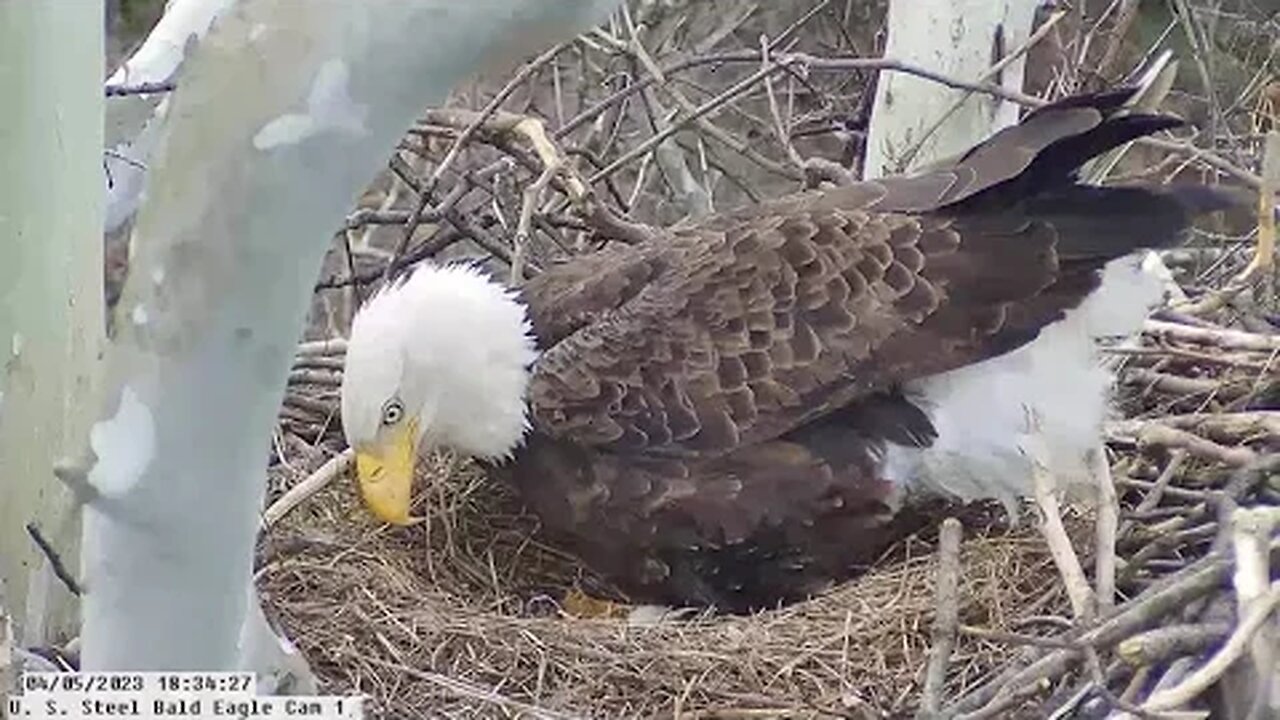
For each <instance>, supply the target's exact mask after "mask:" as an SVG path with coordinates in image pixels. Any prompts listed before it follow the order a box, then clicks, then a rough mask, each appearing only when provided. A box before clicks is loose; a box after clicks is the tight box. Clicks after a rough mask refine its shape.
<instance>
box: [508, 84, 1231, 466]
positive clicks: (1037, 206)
mask: <svg viewBox="0 0 1280 720" xmlns="http://www.w3.org/2000/svg"><path fill="white" fill-rule="evenodd" d="M1128 92H1131V91H1118V92H1110V93H1102V94H1095V95H1091V96H1084V97H1074V98H1071V99H1069V100H1067V101H1064V102H1062V103H1059V104H1058V105H1051V106H1047V107H1045V108H1042V109H1040V110H1038V111H1036V112H1034V113H1032V114H1030V115H1029V116H1028V117H1027V118H1026V119H1025V120H1024V121H1023V122H1022V123H1020V124H1019V125H1017V126H1013V127H1010V128H1007V129H1005V130H1003V131H1001V132H1000V133H997V134H995V135H993V136H992V137H991V138H990V139H989V140H987V141H986V142H984V143H983V144H981V145H979V146H977V147H976V148H974V149H972V150H970V151H969V152H968V153H966V154H965V155H964V156H962V157H961V158H960V159H959V160H957V161H956V162H955V163H954V164H952V165H949V166H947V167H943V168H939V169H935V170H932V171H931V172H928V173H925V174H923V175H920V176H916V177H909V178H892V179H886V180H880V181H874V182H864V183H859V184H856V185H853V186H851V187H844V188H837V189H832V190H824V191H817V192H809V193H804V194H799V195H795V196H791V197H787V198H782V199H780V200H777V201H773V202H769V203H763V204H761V205H757V206H753V207H749V208H746V209H744V210H741V211H738V212H734V213H728V214H724V215H721V216H717V217H714V218H711V219H709V220H707V221H705V222H703V223H701V224H698V225H696V226H694V227H690V228H685V229H679V230H674V231H669V232H667V233H666V234H665V235H664V236H663V237H661V238H659V239H657V240H655V241H653V242H650V243H645V244H642V245H638V246H614V247H611V248H610V249H607V250H605V251H603V252H601V253H599V254H596V255H593V256H589V257H585V258H579V259H575V260H573V261H571V262H569V263H565V264H564V265H561V266H558V267H553V268H551V269H549V270H547V271H546V272H544V273H543V274H542V275H540V276H539V277H538V278H535V279H534V280H533V281H532V282H531V283H530V284H529V285H528V286H526V288H525V290H524V292H525V296H526V300H527V301H528V303H529V306H530V310H531V313H532V319H533V324H534V327H535V332H537V334H538V335H539V338H540V339H541V341H542V343H543V345H544V352H543V354H542V356H541V358H540V359H539V361H538V363H537V367H536V370H535V373H534V377H533V379H532V382H531V387H530V394H531V406H532V414H533V420H534V423H535V426H536V427H537V429H538V430H539V431H540V432H542V433H545V434H546V435H548V436H549V437H552V438H558V439H566V440H572V441H574V442H576V443H580V444H583V445H587V446H594V447H597V448H600V449H608V450H611V451H615V452H620V453H633V452H639V451H643V452H644V453H646V454H651V455H666V456H671V457H699V456H709V455H718V454H723V453H725V452H728V451H731V450H733V449H735V448H738V447H741V446H743V445H747V444H755V443H758V442H761V441H765V440H770V439H775V438H778V437H779V436H781V435H783V434H784V433H787V432H789V431H791V430H793V429H795V428H797V427H799V426H801V425H803V424H805V423H807V422H809V421H811V420H812V419H814V418H817V417H821V416H823V415H826V414H828V413H831V412H833V411H835V410H838V409H840V408H842V407H845V406H847V405H849V404H850V403H851V402H854V401H856V400H858V399H860V398H865V397H867V396H869V395H871V394H873V393H878V392H882V391H884V390H886V389H891V388H893V387H894V386H895V385H897V384H899V383H903V382H905V381H908V380H912V379H915V378H920V377H924V376H928V375H932V374H936V373H940V372H944V371H947V370H950V369H954V368H957V367H961V366H964V365H967V364H970V363H975V362H979V361H981V360H983V359H986V358H989V357H992V356H995V355H999V354H1002V353H1005V352H1008V351H1010V350H1012V349H1014V348H1016V347H1018V346H1020V345H1022V344H1024V343H1026V342H1028V341H1030V340H1032V339H1033V338H1034V337H1035V336H1036V334H1037V333H1038V332H1039V330H1040V328H1042V327H1043V326H1045V325H1046V324H1048V323H1050V322H1053V321H1054V320H1056V319H1058V318H1060V317H1061V316H1062V315H1063V313H1064V312H1065V311H1066V310H1067V309H1070V308H1071V307H1074V306H1075V305H1077V304H1079V302H1080V301H1082V300H1083V298H1084V297H1085V296H1086V295H1087V294H1088V293H1089V292H1090V291H1091V290H1093V289H1094V288H1095V287H1096V285H1097V271H1098V269H1099V268H1101V266H1102V265H1103V264H1104V263H1105V262H1106V261H1108V260H1110V259H1112V258H1115V257H1118V256H1121V255H1124V254H1127V253H1128V252H1130V251H1132V250H1133V249H1134V248H1136V247H1141V246H1146V247H1153V246H1160V245H1165V244H1169V243H1171V242H1174V241H1176V240H1177V239H1178V238H1179V236H1180V235H1181V232H1182V231H1183V230H1184V229H1185V228H1186V226H1187V225H1188V223H1189V221H1190V216H1191V215H1192V214H1194V212H1195V211H1196V210H1198V209H1208V207H1212V206H1213V201H1212V200H1208V201H1206V200H1205V198H1204V194H1203V193H1202V192H1196V191H1193V190H1190V189H1187V190H1157V189H1143V188H1098V187H1092V186H1084V185H1079V184H1077V183H1076V182H1075V178H1074V173H1075V171H1076V169H1077V168H1078V167H1079V166H1080V165H1082V164H1083V163H1084V162H1086V161H1087V160H1088V159H1090V158H1091V157H1093V156H1094V155H1096V154H1098V153H1101V152H1104V151H1105V150H1107V149H1110V148H1112V147H1115V146H1118V145H1120V144H1122V143H1124V142H1126V141H1128V140H1131V139H1133V138H1134V137H1137V136H1139V135H1143V134H1146V133H1149V132H1153V131H1155V130H1159V129H1162V128H1166V127H1170V126H1173V125H1175V124H1177V123H1178V121H1177V120H1176V119H1172V118H1169V117H1165V116H1153V115H1142V114H1127V113H1125V112H1123V111H1122V110H1121V105H1122V103H1123V101H1124V99H1125V97H1127V94H1126V93H1128ZM1201 206H1206V207H1204V208H1202V207H1201Z"/></svg>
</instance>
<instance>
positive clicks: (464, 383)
mask: <svg viewBox="0 0 1280 720" xmlns="http://www.w3.org/2000/svg"><path fill="white" fill-rule="evenodd" d="M536 358H537V350H536V349H535V346H534V339H533V336H532V326H531V325H530V323H529V319H528V316H527V314H526V309H525V307H524V305H523V304H522V303H521V302H520V301H519V299H518V298H517V297H516V295H515V293H513V292H511V291H510V290H508V289H506V288H504V287H503V286H502V285H500V284H498V283H497V282H494V281H493V280H491V279H490V278H489V277H487V276H486V275H485V274H484V273H483V272H481V271H480V270H479V269H477V268H476V267H474V266H470V265H446V266H431V265H423V266H421V267H419V268H418V269H417V270H415V271H414V272H413V273H412V275H411V276H410V277H409V278H408V279H407V280H405V281H404V282H402V283H399V284H395V285H392V286H389V287H387V288H385V289H383V290H381V291H379V292H378V293H377V294H376V295H374V296H373V297H372V298H370V299H369V300H368V301H367V302H366V303H365V304H364V306H363V307H362V308H361V309H360V311H359V312H358V313H357V314H356V317H355V319H354V321H353V322H352V326H351V337H350V339H349V341H348V344H347V358H346V365H345V367H344V370H343V380H342V426H343V431H344V432H345V433H346V437H347V443H348V444H349V445H350V446H351V447H352V448H353V449H354V450H355V452H356V474H357V477H358V480H359V485H360V492H361V495H362V496H363V498H364V501H365V504H366V505H367V506H368V507H369V509H370V511H371V512H373V514H374V515H376V516H377V517H378V518H380V519H382V520H384V521H386V522H390V523H395V524H400V525H403V524H406V523H408V522H409V500H410V493H411V491H412V487H413V471H414V467H415V465H416V463H417V459H418V456H419V453H420V452H422V451H425V450H427V449H429V448H432V447H449V448H452V449H454V450H456V451H458V452H459V453H462V454H464V455H468V456H471V457H477V458H481V459H486V460H501V459H505V458H507V457H509V456H510V455H511V453H512V452H514V451H515V449H516V448H517V447H519V445H520V443H521V441H522V439H523V437H524V434H525V432H526V431H527V430H528V428H529V414H528V404H527V402H526V393H527V388H528V384H529V374H530V367H531V365H532V364H533V362H534V360H535V359H536Z"/></svg>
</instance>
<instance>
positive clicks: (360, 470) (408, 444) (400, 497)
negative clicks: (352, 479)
mask: <svg viewBox="0 0 1280 720" xmlns="http://www.w3.org/2000/svg"><path fill="white" fill-rule="evenodd" d="M382 435H383V436H382V438H380V441H379V443H378V444H377V445H374V446H371V447H362V448H356V479H357V481H358V482H359V485H360V496H361V497H362V498H364V504H365V506H366V507H368V508H369V512H371V513H373V514H374V516H375V517H377V518H378V519H379V520H382V521H383V522H388V523H391V524H392V525H412V524H414V522H415V520H414V518H410V517H409V500H410V496H411V495H412V493H413V468H414V465H415V464H416V463H417V459H418V433H417V423H415V422H413V421H412V420H410V421H407V422H402V423H400V424H399V425H397V426H395V427H390V428H386V429H385V430H384V431H383V434H382Z"/></svg>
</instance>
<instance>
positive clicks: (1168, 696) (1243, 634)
mask: <svg viewBox="0 0 1280 720" xmlns="http://www.w3.org/2000/svg"><path fill="white" fill-rule="evenodd" d="M1277 605H1280V581H1277V582H1274V583H1271V587H1270V589H1269V590H1268V591H1267V594H1266V595H1265V596H1263V598H1262V599H1261V601H1260V602H1258V603H1257V604H1256V605H1255V606H1254V607H1253V608H1251V609H1250V611H1249V614H1248V615H1247V616H1245V617H1244V618H1242V619H1241V621H1240V624H1239V625H1238V626H1236V629H1235V631H1234V632H1232V633H1231V636H1230V637H1228V638H1227V642H1226V643H1225V644H1224V645H1223V646H1222V647H1221V648H1220V649H1219V650H1218V652H1216V653H1214V655H1213V657H1211V658H1209V660H1208V661H1207V662H1206V663H1205V664H1204V665H1202V666H1200V667H1199V668H1197V669H1196V671H1195V672H1193V673H1191V674H1190V675H1188V676H1187V677H1186V678H1185V679H1183V681H1182V682H1180V683H1178V684H1177V685H1176V686H1174V687H1172V688H1169V689H1167V690H1161V691H1159V692H1156V693H1153V694H1152V695H1151V697H1149V698H1147V701H1146V702H1144V703H1143V704H1142V709H1143V710H1146V711H1149V712H1159V711H1161V710H1174V709H1177V708H1179V707H1181V706H1183V705H1185V704H1187V703H1188V702H1190V701H1191V700H1193V699H1195V698H1197V697H1199V696H1200V695H1201V693H1203V692H1204V691H1205V690H1207V689H1208V688H1209V686H1210V685H1212V684H1213V683H1214V682H1216V681H1217V680H1218V678H1220V677H1222V674H1223V673H1225V672H1226V671H1227V668H1229V667H1230V666H1231V664H1232V663H1234V662H1235V661H1236V660H1238V659H1239V658H1240V656H1241V655H1243V654H1244V652H1245V651H1246V650H1247V649H1248V646H1249V643H1250V641H1251V640H1252V639H1253V636H1254V633H1256V632H1258V629H1259V628H1261V627H1262V625H1263V623H1265V622H1266V621H1267V619H1268V618H1269V617H1270V616H1271V612H1272V611H1273V610H1275V609H1276V606H1277Z"/></svg>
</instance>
